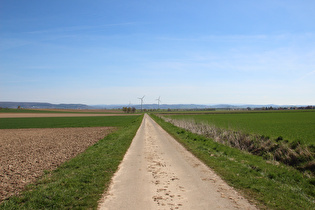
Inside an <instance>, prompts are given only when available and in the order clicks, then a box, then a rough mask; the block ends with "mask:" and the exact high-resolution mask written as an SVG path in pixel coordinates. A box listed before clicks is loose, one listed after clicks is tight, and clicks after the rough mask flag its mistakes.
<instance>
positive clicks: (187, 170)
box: [99, 115, 255, 209]
mask: <svg viewBox="0 0 315 210" xmlns="http://www.w3.org/2000/svg"><path fill="white" fill-rule="evenodd" d="M99 209H255V207H254V206H253V205H250V204H249V203H248V201H247V200H246V199H244V198H243V197H241V196H240V195H239V194H238V193H237V192H236V191H235V190H233V189H232V188H231V187H229V186H228V185H227V184H226V183H225V182H223V181H222V180H221V179H220V177H218V176H217V175H216V174H215V173H214V172H213V171H212V170H211V169H209V168H208V167H207V166H205V165H204V164H203V163H202V162H200V161H199V160H198V159H197V158H195V157H194V156H193V155H191V153H189V152H188V151H187V150H186V149H184V148H183V147H182V146H181V145H180V144H179V143H178V142H177V141H176V140H174V139H173V138H172V137H171V136H170V135H169V134H168V133H166V132H165V131H164V130H163V129H162V128H161V127H160V126H159V125H158V124H156V123H155V122H154V121H153V120H152V119H151V118H150V117H149V116H148V115H145V116H144V119H143V122H142V124H141V126H140V128H139V130H138V132H137V134H136V136H135V138H134V139H133V142H132V144H131V146H130V148H129V150H128V151H127V153H126V155H125V157H124V160H123V161H122V163H121V165H120V167H119V170H118V171H117V172H116V174H115V176H114V177H113V180H112V184H111V186H110V189H109V191H108V192H106V194H105V195H104V197H103V199H102V200H101V202H100V205H99Z"/></svg>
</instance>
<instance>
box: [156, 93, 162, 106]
mask: <svg viewBox="0 0 315 210" xmlns="http://www.w3.org/2000/svg"><path fill="white" fill-rule="evenodd" d="M160 98H161V96H159V98H158V99H156V100H157V101H158V109H160V102H161V100H160Z"/></svg>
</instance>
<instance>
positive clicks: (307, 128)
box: [166, 110, 315, 145]
mask: <svg viewBox="0 0 315 210" xmlns="http://www.w3.org/2000/svg"><path fill="white" fill-rule="evenodd" d="M166 116H167V117H170V118H174V119H193V120H195V121H197V122H206V123H209V124H211V125H215V126H217V127H220V128H224V129H232V130H236V131H242V132H245V133H249V134H260V135H265V136H269V137H270V138H271V139H276V138H278V137H279V136H282V137H283V139H285V140H288V141H296V140H297V141H300V142H301V143H305V144H313V145H315V129H314V128H315V110H307V111H305V110H303V111H300V110H292V111H263V112H252V111H248V112H232V113H229V112H212V113H211V112H210V113H209V114H189V115H185V114H180V115H166Z"/></svg>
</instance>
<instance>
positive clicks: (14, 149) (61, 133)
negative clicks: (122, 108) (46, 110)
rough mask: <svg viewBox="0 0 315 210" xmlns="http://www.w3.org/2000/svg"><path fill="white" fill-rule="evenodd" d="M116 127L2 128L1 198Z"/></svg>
mask: <svg viewBox="0 0 315 210" xmlns="http://www.w3.org/2000/svg"><path fill="white" fill-rule="evenodd" d="M114 129H115V128H111V127H89V128H44V129H0V202H1V201H3V200H4V199H6V198H8V197H10V196H12V195H16V194H18V193H19V192H20V191H22V190H23V189H24V188H25V186H26V185H27V184H29V183H32V182H34V181H35V180H36V178H38V177H39V176H41V175H43V173H44V172H43V171H44V170H53V169H56V168H57V166H59V165H60V164H61V163H63V162H65V161H67V160H69V159H71V158H73V157H75V156H76V155H77V154H79V153H81V152H83V151H84V150H85V149H86V148H87V147H89V146H91V145H93V144H95V143H96V142H97V141H99V140H100V139H102V138H104V137H105V136H106V135H108V134H109V133H110V132H112V131H113V130H114Z"/></svg>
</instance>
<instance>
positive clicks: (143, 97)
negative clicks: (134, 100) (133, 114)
mask: <svg viewBox="0 0 315 210" xmlns="http://www.w3.org/2000/svg"><path fill="white" fill-rule="evenodd" d="M143 98H144V96H143V97H142V98H138V99H140V100H141V112H142V104H143Z"/></svg>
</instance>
